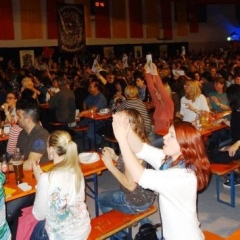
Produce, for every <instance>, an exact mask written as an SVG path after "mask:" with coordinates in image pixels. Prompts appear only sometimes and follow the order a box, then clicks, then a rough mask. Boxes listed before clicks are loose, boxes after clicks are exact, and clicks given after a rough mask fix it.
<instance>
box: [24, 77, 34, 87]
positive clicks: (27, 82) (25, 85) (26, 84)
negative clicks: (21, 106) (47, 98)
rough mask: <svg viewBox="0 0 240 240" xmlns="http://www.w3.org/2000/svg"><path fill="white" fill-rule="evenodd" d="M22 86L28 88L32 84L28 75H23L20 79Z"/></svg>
mask: <svg viewBox="0 0 240 240" xmlns="http://www.w3.org/2000/svg"><path fill="white" fill-rule="evenodd" d="M22 86H23V87H25V88H29V87H30V86H33V81H32V79H31V78H29V77H25V78H23V80H22Z"/></svg>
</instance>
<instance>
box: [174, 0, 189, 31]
mask: <svg viewBox="0 0 240 240" xmlns="http://www.w3.org/2000/svg"><path fill="white" fill-rule="evenodd" d="M175 6H176V8H177V35H178V36H187V35H188V22H187V5H186V3H185V2H176V3H175Z"/></svg>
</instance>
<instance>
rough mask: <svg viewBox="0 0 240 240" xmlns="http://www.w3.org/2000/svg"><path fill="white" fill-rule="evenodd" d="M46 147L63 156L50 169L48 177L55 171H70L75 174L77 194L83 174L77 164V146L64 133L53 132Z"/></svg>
mask: <svg viewBox="0 0 240 240" xmlns="http://www.w3.org/2000/svg"><path fill="white" fill-rule="evenodd" d="M48 146H49V147H53V148H54V149H55V151H56V153H57V154H58V155H59V156H63V155H64V158H63V160H62V161H61V162H59V163H57V164H55V165H54V166H53V167H52V168H51V169H50V175H49V176H50V177H51V175H52V173H54V172H55V171H61V170H71V171H72V172H73V174H75V187H76V192H79V191H80V186H81V181H82V179H83V174H82V170H81V168H80V166H79V162H78V151H77V145H76V143H75V142H74V141H73V140H72V138H71V135H70V134H69V133H68V132H66V131H59V130H57V131H54V132H53V133H51V135H50V136H49V139H48Z"/></svg>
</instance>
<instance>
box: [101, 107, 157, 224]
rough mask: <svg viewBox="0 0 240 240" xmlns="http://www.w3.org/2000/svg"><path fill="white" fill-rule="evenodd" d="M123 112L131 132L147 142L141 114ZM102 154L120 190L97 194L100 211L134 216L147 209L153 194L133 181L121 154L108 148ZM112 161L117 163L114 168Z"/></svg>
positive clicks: (130, 110) (153, 196)
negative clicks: (117, 211) (129, 124)
mask: <svg viewBox="0 0 240 240" xmlns="http://www.w3.org/2000/svg"><path fill="white" fill-rule="evenodd" d="M120 112H122V111H120ZM123 112H124V113H126V115H127V117H128V119H129V122H131V128H132V129H133V131H134V132H135V133H136V134H137V135H138V136H139V138H141V140H142V141H143V142H148V139H147V137H146V135H145V133H144V123H143V118H142V116H141V114H140V113H139V112H138V111H137V110H135V109H126V110H123ZM102 153H103V155H102V159H103V161H104V164H105V165H106V167H107V168H108V170H109V171H110V172H111V173H112V174H113V176H114V177H115V178H116V179H117V180H118V181H119V183H120V189H118V190H113V191H106V192H102V193H100V194H99V196H98V204H99V208H100V209H101V211H102V212H103V213H105V212H108V211H110V210H112V209H117V210H119V211H121V212H125V213H129V214H135V213H138V212H141V211H145V210H146V209H148V208H149V206H151V205H152V204H153V202H154V200H155V196H156V195H155V193H154V192H153V191H151V190H148V189H143V188H142V187H141V186H139V185H138V184H137V183H135V182H134V181H133V179H132V178H131V177H130V173H129V172H128V170H127V169H126V168H125V164H124V162H123V159H122V155H121V154H120V156H117V155H116V154H115V152H114V150H113V149H112V148H109V147H105V148H104V149H103V152H102ZM113 160H114V161H116V162H117V163H116V166H115V164H114V162H113ZM139 162H140V163H141V164H143V161H142V160H140V159H139ZM143 165H144V164H143ZM144 222H147V220H146V219H145V221H144Z"/></svg>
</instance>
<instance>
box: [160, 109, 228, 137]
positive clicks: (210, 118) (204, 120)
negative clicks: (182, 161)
mask: <svg viewBox="0 0 240 240" xmlns="http://www.w3.org/2000/svg"><path fill="white" fill-rule="evenodd" d="M229 114H231V111H224V112H221V113H208V114H207V113H205V112H204V113H202V114H201V115H200V116H199V122H193V123H192V124H193V125H194V126H195V127H196V128H197V129H198V130H199V132H200V133H201V135H202V136H203V138H204V140H206V138H207V137H208V136H210V135H211V134H212V133H213V132H216V131H218V130H221V129H224V128H228V126H227V125H226V124H225V123H216V121H217V120H218V119H220V118H223V117H226V116H228V115H229ZM167 133H168V128H166V129H162V130H159V131H157V134H158V135H160V136H164V135H166V134H167Z"/></svg>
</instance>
